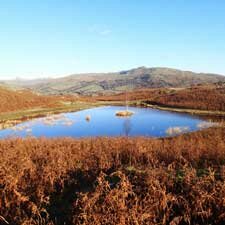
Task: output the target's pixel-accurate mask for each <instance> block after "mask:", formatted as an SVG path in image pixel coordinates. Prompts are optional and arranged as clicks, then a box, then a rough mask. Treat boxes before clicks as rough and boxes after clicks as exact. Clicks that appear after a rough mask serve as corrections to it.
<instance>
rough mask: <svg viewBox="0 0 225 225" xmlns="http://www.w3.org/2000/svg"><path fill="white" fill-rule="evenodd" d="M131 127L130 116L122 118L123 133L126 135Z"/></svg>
mask: <svg viewBox="0 0 225 225" xmlns="http://www.w3.org/2000/svg"><path fill="white" fill-rule="evenodd" d="M131 129H132V123H131V120H130V118H129V117H127V118H125V119H124V122H123V131H124V134H125V135H126V136H129V134H130V132H131Z"/></svg>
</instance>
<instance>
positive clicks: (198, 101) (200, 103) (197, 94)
mask: <svg viewBox="0 0 225 225" xmlns="http://www.w3.org/2000/svg"><path fill="white" fill-rule="evenodd" d="M154 101H155V103H156V104H159V105H165V106H172V107H179V108H189V109H190V108H191V109H200V110H218V111H225V85H215V86H199V87H192V88H187V89H183V90H179V91H176V92H174V93H170V94H167V95H162V96H159V97H156V98H155V99H154Z"/></svg>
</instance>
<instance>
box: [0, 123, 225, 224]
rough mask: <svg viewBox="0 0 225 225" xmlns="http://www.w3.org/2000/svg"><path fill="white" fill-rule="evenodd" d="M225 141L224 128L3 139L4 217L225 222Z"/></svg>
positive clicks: (0, 189)
mask: <svg viewBox="0 0 225 225" xmlns="http://www.w3.org/2000/svg"><path fill="white" fill-rule="evenodd" d="M224 140H225V128H224V127H218V128H208V129H207V130H203V131H199V132H195V133H191V134H184V135H181V136H178V137H173V138H163V139H149V138H88V139H71V138H61V139H45V138H42V139H35V138H27V139H14V140H12V139H8V140H2V141H0V216H1V218H4V219H5V220H6V221H8V222H9V223H10V224H15V225H19V224H20V225H21V224H23V225H25V224H35V225H37V224H41V225H56V224H57V225H63V224H70V225H71V224H88V225H94V224H95V225H97V224H112V225H114V224H124V225H125V224H132V225H133V224H143V225H144V224H162V225H166V224H171V225H175V224H199V225H203V224H224V222H225V214H224V212H225V204H224V201H225V173H224V168H225V142H224ZM0 221H1V220H0ZM0 223H3V222H2V221H1V222H0Z"/></svg>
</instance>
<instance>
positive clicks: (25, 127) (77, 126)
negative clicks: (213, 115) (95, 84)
mask: <svg viewBox="0 0 225 225" xmlns="http://www.w3.org/2000/svg"><path fill="white" fill-rule="evenodd" d="M124 109H125V107H120V106H106V107H98V108H93V109H88V110H83V111H79V112H74V113H65V114H60V115H54V116H50V117H46V118H40V119H35V120H32V121H27V122H24V123H22V124H19V125H17V126H15V127H12V128H9V129H5V130H1V131H0V138H6V137H15V136H18V137H26V136H35V137H41V136H45V137H65V136H70V137H89V136H120V135H128V136H153V137H164V136H172V135H177V134H179V133H182V132H191V131H195V130H198V129H202V128H203V127H204V126H205V125H204V124H206V123H207V122H204V120H202V119H199V118H198V117H195V116H191V115H188V114H182V113H173V112H167V111H161V110H156V109H149V108H136V107H130V108H129V110H131V111H133V112H134V115H133V116H131V117H129V118H121V117H116V116H115V113H116V112H117V111H120V110H124ZM87 116H90V120H89V121H87V120H86V117H87ZM206 125H207V124H206Z"/></svg>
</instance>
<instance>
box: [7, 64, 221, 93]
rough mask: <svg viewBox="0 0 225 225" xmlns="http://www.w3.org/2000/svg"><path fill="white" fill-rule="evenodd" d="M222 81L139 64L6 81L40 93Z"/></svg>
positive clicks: (212, 75)
mask: <svg viewBox="0 0 225 225" xmlns="http://www.w3.org/2000/svg"><path fill="white" fill-rule="evenodd" d="M217 82H225V76H222V75H218V74H209V73H194V72H190V71H182V70H177V69H170V68H146V67H139V68H136V69H132V70H126V71H121V72H116V73H89V74H74V75H70V76H67V77H63V78H58V79H42V80H33V81H23V80H20V81H19V82H18V81H17V82H15V81H11V82H8V83H9V84H11V85H17V86H20V87H23V88H30V89H32V90H34V91H36V92H39V93H42V94H47V95H48V94H50V95H52V94H75V93H78V94H88V95H93V94H97V93H116V92H121V91H124V90H128V89H129V90H130V89H134V88H159V87H188V86H191V85H196V84H208V83H217Z"/></svg>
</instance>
